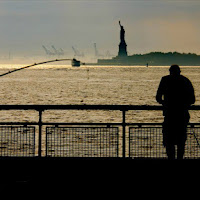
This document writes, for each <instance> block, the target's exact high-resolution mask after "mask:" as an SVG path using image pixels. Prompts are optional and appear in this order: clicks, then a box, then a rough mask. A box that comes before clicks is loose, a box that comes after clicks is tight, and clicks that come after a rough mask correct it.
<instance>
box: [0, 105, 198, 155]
mask: <svg viewBox="0 0 200 200" xmlns="http://www.w3.org/2000/svg"><path fill="white" fill-rule="evenodd" d="M0 110H1V111H3V110H4V111H7V110H20V111H22V110H26V111H28V110H34V111H37V112H38V121H37V122H0V125H1V126H0V157H13V156H15V157H124V158H125V157H129V158H166V152H165V148H164V147H163V145H162V123H130V122H127V118H126V113H127V112H128V111H131V110H134V111H139V110H140V111H141V110H144V111H150V110H151V111H156V110H160V111H161V110H162V106H147V105H142V106H139V105H137V106H135V105H0ZM50 110H51V111H52V110H54V111H55V110H86V111H88V110H94V111H97V110H102V111H105V110H106V111H120V112H121V122H113V123H111V122H109V123H103V122H100V123H96V122H94V123H86V122H85V123H84V122H81V123H79V122H78V123H72V122H66V121H64V122H44V121H43V114H44V112H45V111H50ZM190 110H200V106H191V107H190ZM199 141H200V123H190V124H189V125H188V139H187V144H186V147H185V158H200V144H199Z"/></svg>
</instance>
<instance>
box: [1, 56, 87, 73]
mask: <svg viewBox="0 0 200 200" xmlns="http://www.w3.org/2000/svg"><path fill="white" fill-rule="evenodd" d="M66 60H70V61H73V60H75V59H69V58H66V59H55V60H49V61H44V62H40V63H34V64H32V65H28V66H25V67H21V68H19V69H14V70H12V71H9V72H6V73H3V74H0V77H1V76H5V75H7V74H11V73H13V72H16V71H19V70H22V69H27V68H29V67H33V66H36V65H42V64H45V63H50V62H57V61H66ZM81 64H84V63H81Z"/></svg>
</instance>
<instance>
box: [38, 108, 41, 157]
mask: <svg viewBox="0 0 200 200" xmlns="http://www.w3.org/2000/svg"><path fill="white" fill-rule="evenodd" d="M38 156H39V157H41V156H42V110H39V143H38Z"/></svg>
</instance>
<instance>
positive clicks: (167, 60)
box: [127, 52, 200, 66]
mask: <svg viewBox="0 0 200 200" xmlns="http://www.w3.org/2000/svg"><path fill="white" fill-rule="evenodd" d="M127 62H131V63H134V64H136V65H146V64H147V63H148V65H154V66H163V65H172V64H178V65H186V66H200V55H197V54H195V53H179V52H168V53H163V52H150V53H147V54H134V55H132V56H128V58H127Z"/></svg>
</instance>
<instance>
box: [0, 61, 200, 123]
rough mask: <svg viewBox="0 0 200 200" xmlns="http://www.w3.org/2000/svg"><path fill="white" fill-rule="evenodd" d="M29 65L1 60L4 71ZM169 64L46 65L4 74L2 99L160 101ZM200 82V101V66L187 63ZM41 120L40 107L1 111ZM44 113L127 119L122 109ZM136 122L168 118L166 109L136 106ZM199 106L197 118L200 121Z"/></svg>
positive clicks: (199, 86) (199, 89) (199, 85)
mask: <svg viewBox="0 0 200 200" xmlns="http://www.w3.org/2000/svg"><path fill="white" fill-rule="evenodd" d="M23 66H25V65H19V66H18V65H13V66H9V65H3V64H2V65H0V74H1V73H5V72H7V71H9V70H12V69H13V68H19V67H23ZM168 69H169V67H148V68H147V67H135V66H134V67H125V66H124V67H111V66H109V67H106V66H103V67H97V66H81V67H80V68H75V67H74V68H73V67H71V66H66V65H55V66H54V65H41V66H35V67H32V68H29V69H24V70H22V71H18V72H14V73H12V74H9V75H6V76H4V77H0V82H1V84H0V100H1V104H132V105H146V104H147V105H158V104H157V102H156V100H155V95H156V91H157V88H158V85H159V82H160V79H161V77H162V76H164V75H167V74H168V73H169V72H168ZM181 70H182V74H183V75H185V76H186V77H188V78H189V79H190V80H191V81H192V83H193V86H194V88H195V93H196V103H195V105H200V67H181ZM10 119H12V120H13V119H14V120H19V121H30V120H31V121H37V120H38V118H37V113H36V112H32V113H28V112H25V111H23V112H19V111H15V112H13V111H1V116H0V120H1V121H9V120H10ZM44 119H45V120H47V121H55V120H56V121H57V122H61V121H62V122H64V121H69V122H79V121H82V122H94V121H96V122H102V121H109V122H114V121H116V122H117V121H121V113H120V112H117V111H116V112H112V113H111V112H108V111H98V112H94V111H88V112H86V111H81V112H80V111H59V112H58V111H54V112H52V111H51V112H48V111H46V112H45V116H44ZM128 119H129V120H131V121H132V122H135V121H137V122H146V121H154V122H160V121H162V112H160V111H156V112H153V111H147V112H144V111H132V112H129V113H128ZM199 119H200V115H199V114H198V112H194V111H193V112H192V113H191V121H192V122H198V121H199Z"/></svg>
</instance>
